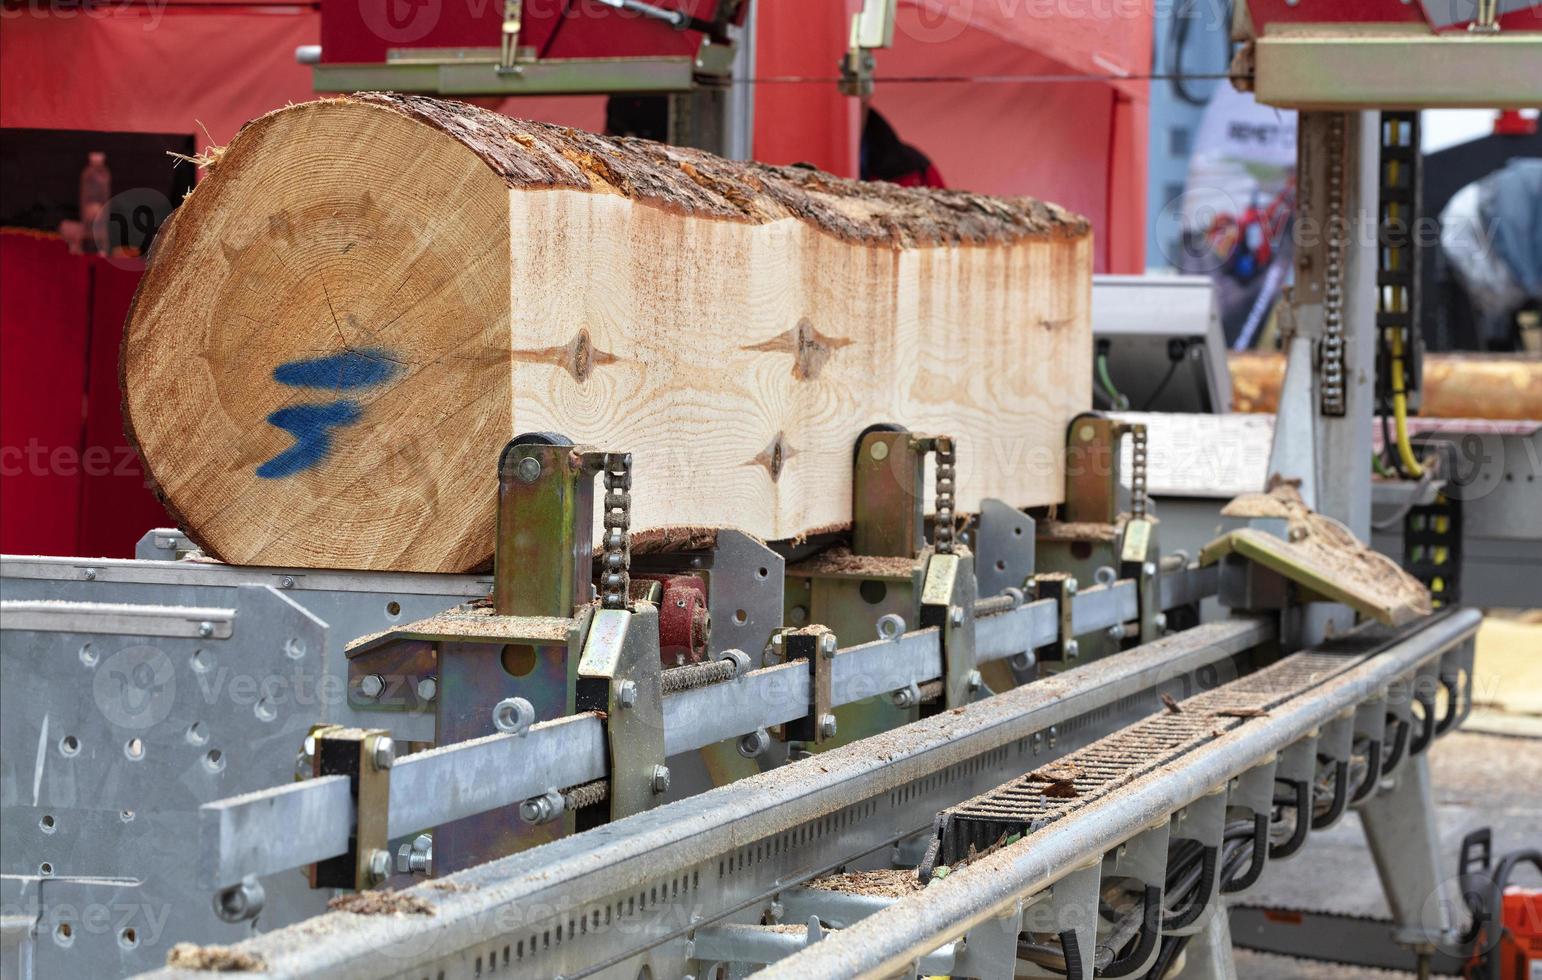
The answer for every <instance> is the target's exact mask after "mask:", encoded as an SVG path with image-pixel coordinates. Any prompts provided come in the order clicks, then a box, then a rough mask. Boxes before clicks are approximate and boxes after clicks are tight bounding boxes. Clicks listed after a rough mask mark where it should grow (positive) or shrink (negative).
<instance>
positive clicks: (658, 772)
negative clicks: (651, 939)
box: [651, 766, 669, 793]
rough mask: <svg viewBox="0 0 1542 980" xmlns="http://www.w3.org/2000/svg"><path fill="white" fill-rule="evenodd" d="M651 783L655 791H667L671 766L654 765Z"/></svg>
mask: <svg viewBox="0 0 1542 980" xmlns="http://www.w3.org/2000/svg"><path fill="white" fill-rule="evenodd" d="M651 783H652V786H653V791H654V792H655V793H667V792H668V791H669V767H668V766H654V767H653V778H652V780H651Z"/></svg>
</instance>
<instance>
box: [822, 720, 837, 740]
mask: <svg viewBox="0 0 1542 980" xmlns="http://www.w3.org/2000/svg"><path fill="white" fill-rule="evenodd" d="M819 735H820V737H821V738H834V737H835V716H834V715H825V716H823V717H821V718H820V719H819Z"/></svg>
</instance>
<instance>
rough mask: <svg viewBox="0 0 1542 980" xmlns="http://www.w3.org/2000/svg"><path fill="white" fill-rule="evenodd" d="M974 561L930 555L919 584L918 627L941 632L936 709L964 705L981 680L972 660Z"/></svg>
mask: <svg viewBox="0 0 1542 980" xmlns="http://www.w3.org/2000/svg"><path fill="white" fill-rule="evenodd" d="M974 602H975V582H974V562H973V561H972V560H970V557H969V554H968V552H967V551H965V552H964V553H962V554H949V555H936V554H934V555H932V556H931V558H929V559H928V560H927V563H926V575H925V578H924V579H923V582H922V585H921V626H922V628H926V627H928V626H936V627H938V628H939V629H940V630H941V631H942V668H943V676H942V681H943V700H942V704H941V705H935V706H934V708H933V710H932V711H931V712H928V711H927V710H926V709H925V708H923V710H922V715H926V714H928V713H935V711H936V710H938V709H940V708H957V707H959V706H961V705H965V704H968V703H969V702H970V700H971V699H972V698H973V696H974V694H975V693H976V692H977V691H979V690H980V687H981V685H982V683H983V682H982V680H981V678H980V672H979V671H978V670H977V669H975V660H974Z"/></svg>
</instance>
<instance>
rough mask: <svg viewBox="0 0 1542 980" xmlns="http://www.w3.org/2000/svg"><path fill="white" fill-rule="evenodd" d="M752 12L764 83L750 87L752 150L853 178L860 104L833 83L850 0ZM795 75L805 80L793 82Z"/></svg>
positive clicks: (805, 0) (778, 4)
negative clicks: (753, 97) (752, 112)
mask: <svg viewBox="0 0 1542 980" xmlns="http://www.w3.org/2000/svg"><path fill="white" fill-rule="evenodd" d="M755 9H756V19H755V31H756V34H755V74H756V77H757V78H759V79H762V81H761V82H760V83H759V84H757V85H756V86H755V146H754V152H753V154H752V155H753V156H754V157H755V159H757V160H762V161H765V162H766V163H812V164H813V165H814V166H816V167H819V168H820V169H821V170H828V171H829V172H831V173H833V174H839V175H840V176H842V177H855V176H856V175H857V137H858V126H859V125H860V123H861V118H862V116H861V105H860V104H859V103H858V101H857V100H856V99H854V98H850V97H848V96H844V95H842V94H841V93H840V91H839V90H838V89H837V88H836V86H835V82H834V78H835V76H836V75H837V72H838V67H837V66H838V64H839V62H840V59H841V56H842V55H843V54H844V53H845V51H846V42H847V41H848V39H849V38H850V34H851V14H852V12H853V9H854V3H853V0H772V2H769V3H760V4H758V5H756V8H755ZM798 78H806V79H809V81H806V82H804V81H793V80H790V79H798ZM943 174H944V175H946V174H947V170H946V168H944V169H943Z"/></svg>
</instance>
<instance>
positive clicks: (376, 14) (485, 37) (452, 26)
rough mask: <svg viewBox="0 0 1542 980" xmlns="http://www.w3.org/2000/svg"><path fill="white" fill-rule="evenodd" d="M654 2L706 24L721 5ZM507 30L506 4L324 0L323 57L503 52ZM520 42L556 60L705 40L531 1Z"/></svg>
mask: <svg viewBox="0 0 1542 980" xmlns="http://www.w3.org/2000/svg"><path fill="white" fill-rule="evenodd" d="M653 2H654V3H655V4H656V5H657V6H660V7H667V8H669V9H671V10H684V11H686V12H687V13H689V14H691V15H692V16H695V17H701V18H703V19H710V18H711V16H712V13H713V11H714V10H716V9H717V0H653ZM559 25H560V28H559ZM502 26H503V3H502V2H501V0H321V58H322V61H323V62H325V63H327V64H374V63H378V62H382V61H384V60H385V58H386V52H387V51H388V50H390V49H392V48H456V47H481V48H488V47H497V46H498V44H499V42H500V39H501V37H502ZM553 32H556V37H555V40H553ZM519 43H520V46H521V47H532V48H535V49H536V50H537V51H538V52H540V53H541V54H542V56H546V57H553V58H625V57H641V56H644V55H647V56H653V57H660V56H663V57H669V56H677V57H691V56H694V55H695V54H696V50H697V48H698V47H699V46H700V44H701V35H700V34H698V33H696V32H694V31H677V30H675V29H674V28H673V27H670V26H669V25H668V24H666V23H664V22H662V21H659V20H656V19H653V18H649V17H643V16H641V15H639V14H634V13H631V12H629V11H622V10H616V9H615V8H613V7H608V6H606V5H605V4H603V3H599V2H598V0H525V5H524V16H523V19H522V21H521V23H520V41H519Z"/></svg>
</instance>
